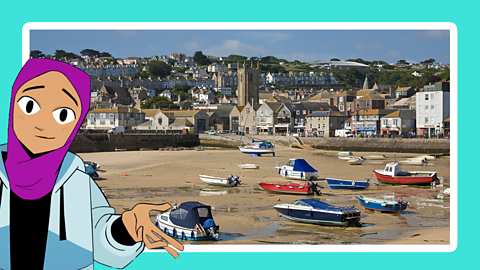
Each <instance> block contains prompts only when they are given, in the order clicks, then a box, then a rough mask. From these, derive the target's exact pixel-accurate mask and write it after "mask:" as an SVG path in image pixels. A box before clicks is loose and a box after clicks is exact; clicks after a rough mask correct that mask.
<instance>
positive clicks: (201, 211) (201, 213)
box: [197, 207, 209, 218]
mask: <svg viewBox="0 0 480 270" xmlns="http://www.w3.org/2000/svg"><path fill="white" fill-rule="evenodd" d="M197 211H198V216H199V217H201V218H206V217H208V216H209V209H208V208H206V207H203V208H197Z"/></svg>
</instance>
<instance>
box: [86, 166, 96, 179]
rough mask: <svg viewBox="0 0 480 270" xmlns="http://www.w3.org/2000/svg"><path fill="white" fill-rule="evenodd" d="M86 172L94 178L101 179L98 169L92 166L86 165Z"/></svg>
mask: <svg viewBox="0 0 480 270" xmlns="http://www.w3.org/2000/svg"><path fill="white" fill-rule="evenodd" d="M85 172H86V173H87V174H88V175H89V176H90V177H91V178H92V179H99V178H100V176H99V175H98V173H97V171H95V169H94V168H92V167H90V166H85Z"/></svg>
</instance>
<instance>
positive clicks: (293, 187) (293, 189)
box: [258, 182, 320, 195]
mask: <svg viewBox="0 0 480 270" xmlns="http://www.w3.org/2000/svg"><path fill="white" fill-rule="evenodd" d="M258 185H259V186H260V187H261V188H262V189H264V190H266V191H268V192H277V193H288V194H302V195H311V194H314V193H317V195H320V192H319V191H318V189H317V187H319V186H318V185H317V184H316V183H313V182H309V183H308V184H303V183H268V182H259V183H258Z"/></svg>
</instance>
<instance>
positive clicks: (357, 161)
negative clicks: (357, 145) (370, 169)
mask: <svg viewBox="0 0 480 270" xmlns="http://www.w3.org/2000/svg"><path fill="white" fill-rule="evenodd" d="M347 164H349V165H362V164H363V159H361V158H359V159H349V160H347Z"/></svg>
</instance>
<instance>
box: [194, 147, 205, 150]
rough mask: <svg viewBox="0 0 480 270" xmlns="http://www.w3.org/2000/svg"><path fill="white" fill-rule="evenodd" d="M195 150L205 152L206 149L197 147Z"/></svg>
mask: <svg viewBox="0 0 480 270" xmlns="http://www.w3.org/2000/svg"><path fill="white" fill-rule="evenodd" d="M195 150H196V151H205V148H204V147H196V148H195Z"/></svg>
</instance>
